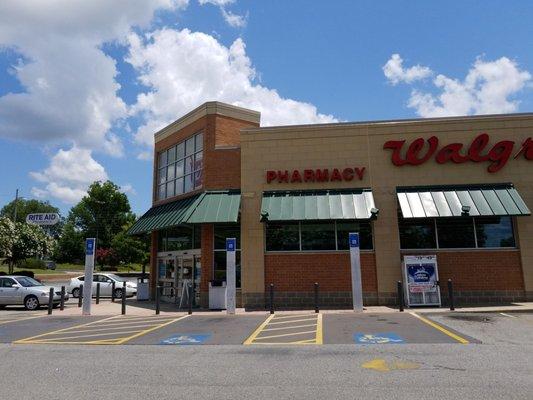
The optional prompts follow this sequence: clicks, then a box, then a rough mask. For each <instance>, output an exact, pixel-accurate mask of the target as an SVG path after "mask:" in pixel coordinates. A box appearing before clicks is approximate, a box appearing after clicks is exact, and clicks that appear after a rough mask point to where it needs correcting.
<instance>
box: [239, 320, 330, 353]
mask: <svg viewBox="0 0 533 400" xmlns="http://www.w3.org/2000/svg"><path fill="white" fill-rule="evenodd" d="M304 316H305V317H312V318H305V319H301V318H302V317H304ZM284 317H287V316H282V317H278V316H274V315H270V316H269V317H268V318H267V319H266V320H265V321H264V322H263V323H262V324H261V325H260V326H259V327H258V328H257V329H256V330H255V331H254V332H253V333H252V334H251V335H250V337H249V338H248V339H246V340H245V342H244V344H245V345H255V344H257V345H291V344H296V345H309V344H323V333H322V332H323V331H322V314H305V315H296V316H295V315H291V316H290V317H293V318H296V319H292V320H283V321H278V319H282V318H284ZM284 319H286V318H284ZM306 321H313V322H315V323H307V324H305V323H304V324H298V323H300V322H306ZM288 324H297V325H294V326H291V325H288ZM271 326H272V327H271ZM305 328H315V329H313V330H310V329H305ZM294 329H301V330H300V331H298V332H294V331H293V330H294ZM302 329H305V330H302ZM276 331H285V333H280V334H274V335H272V334H269V333H274V332H276ZM264 333H267V335H268V336H260V335H262V334H264ZM310 334H314V335H313V336H314V337H312V338H309V336H307V338H304V339H302V338H300V340H293V341H289V342H283V341H282V342H276V341H265V340H272V339H279V338H287V339H288V338H294V337H296V336H299V335H310ZM289 340H290V339H289Z"/></svg>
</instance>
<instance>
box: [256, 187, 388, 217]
mask: <svg viewBox="0 0 533 400" xmlns="http://www.w3.org/2000/svg"><path fill="white" fill-rule="evenodd" d="M378 211H379V210H378V209H377V208H376V206H375V204H374V196H373V195H372V192H371V191H370V190H366V189H365V190H361V189H359V190H349V191H331V190H330V191H324V190H322V191H311V192H309V191H285V192H264V193H263V201H262V204H261V214H262V218H263V219H266V220H268V221H303V220H340V219H352V220H353V219H370V218H373V217H375V216H377V213H378Z"/></svg>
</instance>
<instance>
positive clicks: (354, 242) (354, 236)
mask: <svg viewBox="0 0 533 400" xmlns="http://www.w3.org/2000/svg"><path fill="white" fill-rule="evenodd" d="M348 241H349V243H350V248H352V247H359V234H358V233H349V234H348Z"/></svg>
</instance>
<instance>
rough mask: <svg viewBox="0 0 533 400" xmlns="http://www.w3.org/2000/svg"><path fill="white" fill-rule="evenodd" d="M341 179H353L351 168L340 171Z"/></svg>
mask: <svg viewBox="0 0 533 400" xmlns="http://www.w3.org/2000/svg"><path fill="white" fill-rule="evenodd" d="M342 179H344V180H345V181H347V182H350V181H351V180H352V179H353V169H352V168H344V170H343V171H342Z"/></svg>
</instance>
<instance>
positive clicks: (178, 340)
mask: <svg viewBox="0 0 533 400" xmlns="http://www.w3.org/2000/svg"><path fill="white" fill-rule="evenodd" d="M210 337H211V334H210V333H199V334H177V335H174V336H170V337H168V338H166V339H164V340H161V341H160V342H159V344H173V345H180V346H183V345H195V344H203V343H204V342H205V341H206V340H207V339H209V338H210Z"/></svg>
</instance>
